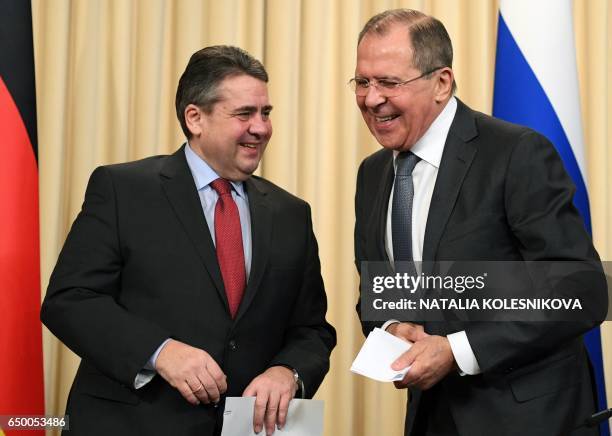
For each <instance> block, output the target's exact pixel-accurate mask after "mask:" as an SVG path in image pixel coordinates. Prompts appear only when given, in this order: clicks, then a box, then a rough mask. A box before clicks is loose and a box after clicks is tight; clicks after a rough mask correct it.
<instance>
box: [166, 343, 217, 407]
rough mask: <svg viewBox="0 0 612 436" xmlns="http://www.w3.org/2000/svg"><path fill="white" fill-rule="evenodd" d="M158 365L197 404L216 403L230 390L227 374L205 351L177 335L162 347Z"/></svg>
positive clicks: (169, 381)
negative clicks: (184, 341)
mask: <svg viewBox="0 0 612 436" xmlns="http://www.w3.org/2000/svg"><path fill="white" fill-rule="evenodd" d="M155 369H156V370H157V373H158V374H159V375H161V376H162V377H163V378H164V379H165V380H166V381H167V382H168V383H170V385H171V386H172V387H174V388H176V389H177V390H178V391H179V392H180V393H181V395H182V396H183V397H185V399H186V400H187V401H189V402H190V403H191V404H193V405H194V406H195V405H198V404H200V402H202V403H204V404H208V403H211V402H212V403H217V402H218V401H219V398H220V396H221V394H222V393H224V392H225V391H226V390H227V382H226V377H225V374H224V373H223V371H221V368H219V365H217V362H215V360H214V359H213V358H212V357H210V355H209V354H208V353H207V352H206V351H204V350H200V349H199V348H194V347H192V346H189V345H187V344H184V343H182V342H179V341H175V340H174V339H171V340H170V341H168V342H167V343H166V345H164V347H163V348H162V349H161V351H160V353H159V355H158V356H157V360H156V361H155Z"/></svg>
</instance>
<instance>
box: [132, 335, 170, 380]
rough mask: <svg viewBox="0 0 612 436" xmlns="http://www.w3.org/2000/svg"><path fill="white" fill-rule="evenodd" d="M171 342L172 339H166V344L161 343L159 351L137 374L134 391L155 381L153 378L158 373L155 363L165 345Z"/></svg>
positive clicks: (157, 350) (156, 351)
mask: <svg viewBox="0 0 612 436" xmlns="http://www.w3.org/2000/svg"><path fill="white" fill-rule="evenodd" d="M169 340H170V338H168V339H166V340H165V341H164V342H162V343H161V345H160V346H159V347H157V349H156V350H155V352H154V353H153V354H152V355H151V357H150V358H149V360H148V361H147V363H145V366H144V368H143V369H142V370H140V371H139V372H138V374H136V378H134V389H140V388H141V387H143V386H144V385H146V384H147V383H149V382H150V381H151V380H153V377H155V374H157V371H155V362H156V361H157V356H159V353H160V352H161V350H162V348H164V345H166V344H167V343H168V341H169Z"/></svg>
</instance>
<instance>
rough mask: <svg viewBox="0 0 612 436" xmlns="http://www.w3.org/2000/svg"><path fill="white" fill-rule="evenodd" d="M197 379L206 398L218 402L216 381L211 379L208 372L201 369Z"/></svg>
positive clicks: (218, 395)
mask: <svg viewBox="0 0 612 436" xmlns="http://www.w3.org/2000/svg"><path fill="white" fill-rule="evenodd" d="M198 379H199V380H200V382H201V383H202V385H203V386H204V389H203V391H205V392H206V394H207V397H208V399H209V400H210V401H212V402H213V403H218V402H219V398H220V394H219V388H218V387H217V383H216V382H215V381H214V380H213V378H212V377H211V376H210V374H208V373H207V372H206V371H203V372H201V373H200V374H198ZM196 396H197V394H196Z"/></svg>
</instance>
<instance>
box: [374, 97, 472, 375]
mask: <svg viewBox="0 0 612 436" xmlns="http://www.w3.org/2000/svg"><path fill="white" fill-rule="evenodd" d="M456 112H457V100H456V99H455V97H451V99H450V100H449V101H448V103H447V104H446V106H445V107H444V109H443V110H442V112H440V115H438V117H437V118H436V119H435V120H434V122H433V123H432V124H431V126H429V129H428V130H427V131H426V132H425V134H424V135H423V137H421V139H419V140H418V141H417V142H416V144H414V145H413V146H412V148H411V149H410V151H411V152H412V153H414V154H415V155H417V156H418V157H419V158H420V159H421V160H420V161H419V162H418V163H417V164H416V166H415V167H414V170H413V171H412V183H413V185H414V197H413V202H412V257H413V259H414V261H415V262H420V261H422V260H423V242H424V240H425V226H426V225H427V215H428V214H429V206H430V204H431V196H432V194H433V190H434V186H435V184H436V178H437V177H438V169H439V168H440V161H441V160H442V153H443V151H444V144H445V143H446V137H447V136H448V131H449V130H450V126H451V124H452V122H453V119H454V118H455V113H456ZM398 154H399V152H397V151H396V152H394V153H393V166H394V168H395V166H396V163H395V158H396V157H397V155H398ZM394 190H395V186H393V188H392V189H391V195H390V197H389V206H388V209H387V225H386V231H385V248H386V251H387V255H388V256H389V260H391V261H393V238H392V229H391V207H392V205H393V193H394ZM416 267H417V270H418V272H419V273H420V264H418V263H417V264H416ZM396 322H399V321H397V320H389V321H387V322H386V323H385V324H383V327H382V328H383V329H386V328H387V327H389V325H391V324H393V323H396ZM447 338H448V342H449V343H450V346H451V350H452V352H453V356H454V357H455V361H456V362H457V366H459V369H460V370H461V371H460V373H462V375H463V374H470V375H474V374H479V373H480V367H479V365H478V362H477V361H476V356H475V355H474V351H473V350H472V347H471V345H470V342H469V341H468V338H467V335H466V333H465V331H463V330H462V331H459V332H456V333H451V334H449V335H448V336H447Z"/></svg>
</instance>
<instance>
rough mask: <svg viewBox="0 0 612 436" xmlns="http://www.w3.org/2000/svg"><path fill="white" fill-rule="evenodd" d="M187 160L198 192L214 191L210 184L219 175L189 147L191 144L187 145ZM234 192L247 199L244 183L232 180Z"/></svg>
mask: <svg viewBox="0 0 612 436" xmlns="http://www.w3.org/2000/svg"><path fill="white" fill-rule="evenodd" d="M185 158H186V159H187V165H188V166H189V169H190V170H191V175H192V176H193V180H194V182H195V185H196V188H197V190H198V191H201V190H202V189H206V188H208V189H212V187H211V186H210V183H211V182H212V181H214V180H217V179H218V178H219V175H218V174H217V173H216V172H215V170H213V169H212V168H211V167H210V165H208V164H207V163H206V161H205V160H204V159H202V158H201V157H200V156H198V155H197V154H196V153H195V151H193V149H192V148H191V145H189V142H187V144H186V145H185ZM230 183H231V184H232V186H233V188H234V191H236V193H237V194H238V195H239V196H241V197H245V193H244V183H243V182H234V181H232V180H230Z"/></svg>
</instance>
